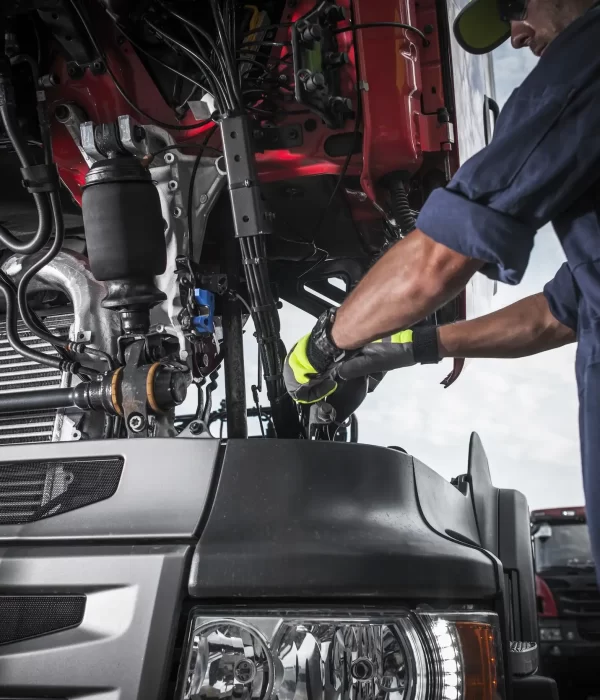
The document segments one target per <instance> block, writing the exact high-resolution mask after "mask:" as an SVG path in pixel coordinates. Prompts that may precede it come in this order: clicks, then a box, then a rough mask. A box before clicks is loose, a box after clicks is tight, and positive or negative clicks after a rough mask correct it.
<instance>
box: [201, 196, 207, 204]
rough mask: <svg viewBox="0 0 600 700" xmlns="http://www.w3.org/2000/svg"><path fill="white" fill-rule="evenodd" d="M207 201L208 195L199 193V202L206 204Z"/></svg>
mask: <svg viewBox="0 0 600 700" xmlns="http://www.w3.org/2000/svg"><path fill="white" fill-rule="evenodd" d="M206 202H208V195H207V194H201V195H200V204H206Z"/></svg>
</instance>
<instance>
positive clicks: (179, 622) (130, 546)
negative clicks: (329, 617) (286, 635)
mask: <svg viewBox="0 0 600 700" xmlns="http://www.w3.org/2000/svg"><path fill="white" fill-rule="evenodd" d="M107 457H122V458H123V460H124V465H123V471H122V475H121V477H120V481H119V483H118V487H117V488H116V491H115V492H114V493H113V494H112V495H111V496H110V497H108V498H104V499H103V500H100V501H98V502H91V503H88V504H84V505H83V506H82V507H74V508H73V509H71V510H68V511H66V510H65V511H64V512H62V511H61V512H60V513H59V514H56V515H55V514H52V511H48V510H46V511H45V515H44V517H40V518H38V519H35V520H33V521H29V522H22V523H18V522H15V519H14V518H13V520H12V524H7V521H6V520H5V524H2V521H1V520H0V606H1V605H2V603H3V602H4V606H5V607H4V608H3V609H5V610H9V611H12V612H11V613H10V614H11V615H13V618H14V619H13V629H14V630H16V633H15V634H17V633H18V632H19V630H22V629H23V624H25V623H26V624H27V625H29V629H30V631H31V634H29V635H28V636H27V638H24V637H23V635H20V636H19V638H16V636H15V637H13V638H12V639H11V636H10V634H7V635H5V638H4V639H2V638H0V679H1V680H2V683H1V685H2V694H3V696H8V697H11V696H15V697H23V696H30V697H41V696H46V697H81V698H86V700H92V699H93V700H100V699H101V700H109V699H110V700H114V699H116V698H118V699H119V700H142V699H143V700H159V699H160V700H162V699H163V698H165V697H170V695H169V693H168V692H167V689H169V690H171V689H172V687H173V683H174V679H175V676H176V671H177V667H178V663H179V659H180V656H181V648H180V646H179V645H180V644H181V642H182V638H181V637H179V638H178V634H180V633H182V632H183V630H184V629H185V624H186V621H187V612H188V608H189V607H190V606H191V605H194V604H198V602H202V603H203V604H206V603H207V601H210V600H215V599H217V600H218V603H219V605H220V607H221V608H223V607H224V606H231V607H232V609H233V607H234V606H233V603H234V601H235V603H236V604H243V603H248V602H251V603H252V604H254V605H257V604H258V605H262V606H264V607H266V608H269V607H270V606H276V605H281V601H282V599H283V600H284V599H288V600H291V599H293V600H294V601H295V602H296V603H301V604H302V603H303V604H304V605H309V604H311V602H312V603H313V604H314V601H319V604H320V605H323V604H325V605H328V606H329V607H333V606H334V605H335V604H337V605H338V606H339V605H341V603H342V600H345V601H348V605H350V602H351V601H356V602H359V603H360V604H362V605H364V604H369V605H371V606H375V607H376V606H377V605H378V602H379V601H380V600H385V601H386V605H387V604H389V601H390V600H394V601H395V603H396V604H397V605H407V606H408V607H414V605H415V604H422V603H429V604H433V605H436V601H440V602H439V604H440V605H444V606H447V605H448V603H449V602H452V601H453V600H454V601H457V602H461V603H464V602H465V601H469V602H472V603H474V604H476V605H477V606H478V607H482V608H486V607H487V608H488V609H489V607H490V606H491V605H492V601H493V600H495V599H496V598H497V595H498V590H497V579H496V576H495V571H494V567H493V565H492V563H491V562H490V559H489V558H488V557H487V556H486V555H485V554H484V553H482V552H480V551H479V550H478V549H476V548H474V547H472V546H465V545H463V544H461V543H460V542H458V541H456V540H454V539H449V538H448V536H447V535H446V534H445V530H446V531H451V532H453V533H458V534H459V535H460V536H462V537H464V538H465V540H467V541H473V540H476V538H477V537H478V535H477V531H476V527H475V522H474V518H473V516H472V510H471V508H472V506H471V502H470V499H469V498H467V497H465V496H464V495H463V494H462V493H460V492H459V491H458V490H457V489H455V488H454V487H453V486H451V485H450V484H449V483H448V482H447V481H445V480H444V479H442V478H441V477H439V476H438V475H437V474H435V472H432V471H431V470H429V469H428V468H427V467H425V466H424V465H422V464H420V463H419V462H417V461H416V460H413V458H412V457H410V456H409V455H406V454H402V453H399V452H396V451H394V450H387V449H383V448H378V447H369V446H365V445H345V444H340V443H316V442H306V441H303V442H295V441H277V440H270V441H231V442H230V443H229V444H227V446H226V447H224V445H222V444H220V443H219V441H216V440H195V439H171V440H163V439H154V440H143V439H142V440H114V441H104V442H83V441H81V442H73V443H53V444H51V445H47V446H44V447H43V450H42V448H40V446H39V445H22V446H15V447H12V446H11V447H3V448H1V449H0V493H1V489H2V479H1V476H2V471H1V470H2V469H6V470H10V471H11V479H12V481H11V483H15V474H17V475H18V470H19V468H20V467H19V465H27V467H28V468H30V467H31V464H32V463H36V462H37V463H39V461H40V460H44V462H46V463H47V462H50V463H52V464H60V465H61V467H60V468H61V469H63V470H66V471H67V472H68V468H69V463H70V461H71V462H72V461H73V460H78V461H79V462H81V461H82V460H84V461H85V460H90V461H94V460H98V459H99V458H107ZM440 504H443V505H444V509H443V512H442V509H441V508H440ZM1 514H2V513H1V502H0V515H1ZM68 597H71V599H72V598H73V597H79V598H81V597H83V598H85V606H84V608H82V612H81V617H80V619H77V620H73V618H69V620H70V622H69V624H66V623H65V624H62V623H61V615H62V610H63V608H61V600H63V599H64V598H68ZM2 599H3V600H2ZM276 601H279V602H276ZM327 601H330V604H329V603H328V602H327ZM442 601H443V602H442ZM355 604H356V603H355ZM15 611H17V612H16V613H15ZM49 611H50V612H49ZM19 615H21V618H19ZM49 615H50V617H49ZM23 616H25V617H23ZM36 616H39V619H44V620H45V624H44V625H43V626H37V627H36ZM52 616H54V617H52ZM50 618H52V619H50ZM3 622H4V620H3ZM53 624H54V627H53ZM17 636H18V635H17ZM165 693H167V695H165Z"/></svg>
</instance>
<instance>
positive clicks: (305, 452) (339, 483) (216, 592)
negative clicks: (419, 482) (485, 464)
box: [190, 440, 496, 600]
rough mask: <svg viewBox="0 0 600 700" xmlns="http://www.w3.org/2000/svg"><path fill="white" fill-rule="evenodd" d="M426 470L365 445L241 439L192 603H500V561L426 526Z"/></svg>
mask: <svg viewBox="0 0 600 700" xmlns="http://www.w3.org/2000/svg"><path fill="white" fill-rule="evenodd" d="M420 468H422V465H419V464H414V463H413V459H412V457H410V456H409V455H406V454H402V453H399V452H396V451H394V450H388V449H385V448H380V447H371V446H367V445H360V444H359V445H350V444H337V443H319V442H308V441H292V440H288V441H278V440H268V441H266V440H265V441H261V440H257V441H241V440H232V441H230V442H229V443H228V445H227V449H226V452H225V458H224V463H223V467H222V472H221V475H220V480H219V483H218V487H217V493H216V497H215V502H214V504H213V507H212V509H211V512H210V516H209V517H208V521H207V524H206V526H205V528H204V530H203V533H202V535H201V538H200V542H199V545H198V546H197V548H196V552H195V556H194V561H193V565H192V572H191V578H190V593H191V595H193V596H197V597H204V598H207V597H210V598H230V597H233V598H238V597H247V598H253V597H266V596H270V597H277V598H280V597H287V598H293V597H295V598H305V599H310V598H318V597H321V598H325V597H327V598H331V597H357V596H360V597H365V598H366V597H368V598H397V599H398V598H411V599H419V600H424V599H431V598H439V599H448V598H450V599H457V598H468V599H471V600H474V599H482V598H487V597H491V596H493V595H495V594H496V584H495V577H494V570H493V567H492V565H491V563H490V561H489V559H488V557H486V556H485V555H484V554H482V553H481V552H479V551H477V550H476V549H474V548H472V547H467V546H463V545H461V544H458V543H455V542H451V541H448V540H447V539H445V538H443V537H440V536H439V535H438V534H437V533H436V532H434V531H433V530H432V529H431V528H430V527H429V526H428V525H427V523H426V522H425V521H424V519H423V518H422V516H421V514H420V511H419V508H418V504H417V499H416V496H415V477H414V469H420ZM436 476H437V475H436ZM437 479H438V482H437V484H436V479H435V478H433V477H432V476H431V475H429V481H430V484H429V486H430V488H440V489H441V492H442V493H444V490H445V488H446V482H444V481H443V479H442V478H441V477H437ZM452 522H454V521H452Z"/></svg>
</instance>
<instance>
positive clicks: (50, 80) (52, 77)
mask: <svg viewBox="0 0 600 700" xmlns="http://www.w3.org/2000/svg"><path fill="white" fill-rule="evenodd" d="M59 84H60V78H59V77H58V75H56V73H48V74H47V75H42V77H41V78H40V80H39V85H40V87H42V88H51V87H55V86H56V85H59Z"/></svg>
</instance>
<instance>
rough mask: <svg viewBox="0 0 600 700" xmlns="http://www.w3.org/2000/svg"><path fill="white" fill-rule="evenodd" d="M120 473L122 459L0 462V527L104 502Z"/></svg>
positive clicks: (112, 490) (115, 487)
mask: <svg viewBox="0 0 600 700" xmlns="http://www.w3.org/2000/svg"><path fill="white" fill-rule="evenodd" d="M122 471H123V458H122V457H107V458H106V459H94V460H62V461H60V462H58V461H56V462H13V463H7V462H5V463H0V525H18V524H23V523H30V522H34V521H36V520H41V519H42V518H48V517H50V516H53V515H59V514H61V513H66V512H68V511H71V510H75V509H77V508H82V507H83V506H87V505H91V504H92V503H97V502H98V501H104V500H106V499H107V498H110V497H111V496H112V495H113V494H114V493H115V491H116V490H117V487H118V485H119V481H120V479H121V473H122ZM1 619H2V618H1V617H0V620H1ZM0 626H1V625H0Z"/></svg>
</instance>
